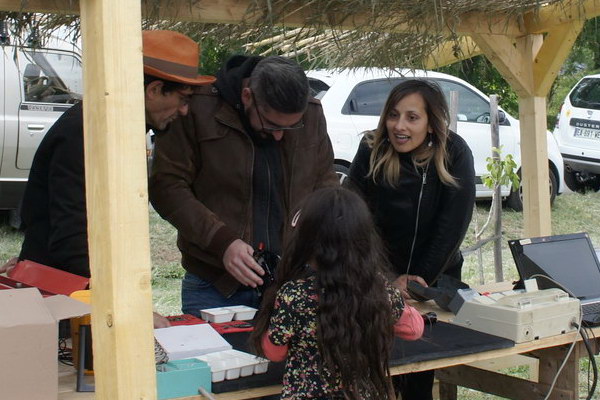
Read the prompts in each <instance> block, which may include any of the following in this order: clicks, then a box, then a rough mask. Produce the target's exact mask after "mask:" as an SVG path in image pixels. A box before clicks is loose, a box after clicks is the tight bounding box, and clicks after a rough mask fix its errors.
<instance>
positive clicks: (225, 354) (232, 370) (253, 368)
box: [196, 350, 269, 382]
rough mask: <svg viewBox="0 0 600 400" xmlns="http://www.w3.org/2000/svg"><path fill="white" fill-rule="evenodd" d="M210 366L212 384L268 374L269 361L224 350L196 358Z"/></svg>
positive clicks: (241, 352)
mask: <svg viewBox="0 0 600 400" xmlns="http://www.w3.org/2000/svg"><path fill="white" fill-rule="evenodd" d="M196 358H197V359H198V360H202V361H204V362H206V363H207V364H208V365H209V366H210V371H211V374H212V382H222V381H224V380H231V379H238V378H240V377H245V376H250V375H252V374H263V373H265V372H267V369H268V366H269V360H266V359H264V358H260V357H257V356H255V355H253V354H250V353H244V352H243V351H239V350H224V351H218V352H215V353H209V354H205V355H202V356H198V357H196Z"/></svg>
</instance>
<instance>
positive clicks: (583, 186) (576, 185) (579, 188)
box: [565, 168, 600, 193]
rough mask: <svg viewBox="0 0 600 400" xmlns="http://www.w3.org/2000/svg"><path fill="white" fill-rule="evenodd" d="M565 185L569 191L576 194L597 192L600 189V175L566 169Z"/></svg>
mask: <svg viewBox="0 0 600 400" xmlns="http://www.w3.org/2000/svg"><path fill="white" fill-rule="evenodd" d="M565 183H566V185H567V187H568V188H569V189H571V190H572V191H574V192H576V193H585V192H587V191H588V190H592V191H594V192H597V191H598V190H599V189H600V175H596V174H587V173H585V172H584V173H582V172H580V171H573V170H571V171H567V169H566V168H565Z"/></svg>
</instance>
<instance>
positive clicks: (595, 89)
mask: <svg viewBox="0 0 600 400" xmlns="http://www.w3.org/2000/svg"><path fill="white" fill-rule="evenodd" d="M569 100H571V104H572V105H573V106H574V107H579V108H591V109H592V110H600V79H596V78H585V79H583V80H582V81H581V82H579V85H577V87H576V88H575V89H574V90H573V91H572V92H571V95H570V96H569Z"/></svg>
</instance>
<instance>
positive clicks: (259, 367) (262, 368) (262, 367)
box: [254, 357, 269, 374]
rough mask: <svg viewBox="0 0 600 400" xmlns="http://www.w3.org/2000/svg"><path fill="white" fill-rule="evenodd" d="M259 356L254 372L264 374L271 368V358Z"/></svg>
mask: <svg viewBox="0 0 600 400" xmlns="http://www.w3.org/2000/svg"><path fill="white" fill-rule="evenodd" d="M257 358H258V363H257V364H255V365H254V373H255V374H264V373H265V372H267V370H268V369H269V360H265V359H264V358H259V357H257Z"/></svg>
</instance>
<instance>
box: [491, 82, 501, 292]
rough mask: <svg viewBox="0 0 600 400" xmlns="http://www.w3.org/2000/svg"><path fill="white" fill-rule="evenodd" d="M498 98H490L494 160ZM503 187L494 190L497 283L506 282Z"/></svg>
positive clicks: (495, 154)
mask: <svg viewBox="0 0 600 400" xmlns="http://www.w3.org/2000/svg"><path fill="white" fill-rule="evenodd" d="M498 123H499V121H498V96H497V95H495V94H493V95H491V96H490V129H491V131H492V132H491V134H492V147H493V148H495V149H497V151H493V152H492V158H493V159H494V160H500V154H499V153H498V151H500V128H499V126H498ZM501 190H502V187H501V186H500V185H498V186H497V187H496V188H494V199H495V200H494V202H493V205H492V206H493V207H494V236H495V237H496V238H495V239H494V275H495V278H496V282H502V281H504V274H503V272H502V193H501Z"/></svg>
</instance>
